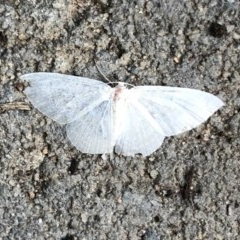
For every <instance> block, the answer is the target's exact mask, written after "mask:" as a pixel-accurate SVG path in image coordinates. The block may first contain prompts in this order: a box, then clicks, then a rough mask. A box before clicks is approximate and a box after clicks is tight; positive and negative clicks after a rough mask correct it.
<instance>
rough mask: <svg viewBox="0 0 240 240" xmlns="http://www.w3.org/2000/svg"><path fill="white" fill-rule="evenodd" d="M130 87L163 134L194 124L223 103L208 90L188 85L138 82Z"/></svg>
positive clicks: (185, 129) (199, 122) (172, 133)
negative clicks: (172, 85) (153, 84)
mask: <svg viewBox="0 0 240 240" xmlns="http://www.w3.org/2000/svg"><path fill="white" fill-rule="evenodd" d="M130 91H132V92H133V93H134V94H135V95H137V96H138V102H139V104H140V105H141V106H142V108H144V109H145V110H146V111H147V113H146V114H148V116H149V118H151V120H152V121H154V122H155V124H157V125H158V129H160V132H161V134H162V135H163V136H172V135H176V134H180V133H183V132H185V131H188V130H190V129H192V128H195V127H197V126H198V125H200V124H201V123H203V122H204V121H206V120H207V119H208V118H209V117H210V116H211V115H212V114H213V113H214V112H215V111H217V110H218V109H219V108H220V107H222V106H223V105H224V103H223V102H222V101H221V100H220V99H219V98H218V97H216V96H214V95H212V94H210V93H207V92H203V91H199V90H195V89H189V88H178V87H162V86H156V87H155V86H139V87H135V88H132V89H131V90H130Z"/></svg>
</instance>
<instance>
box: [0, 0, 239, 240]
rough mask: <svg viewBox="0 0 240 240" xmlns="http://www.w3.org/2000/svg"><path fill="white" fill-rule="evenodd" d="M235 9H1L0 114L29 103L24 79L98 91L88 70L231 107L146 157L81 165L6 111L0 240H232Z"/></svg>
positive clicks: (48, 132) (129, 5)
mask: <svg viewBox="0 0 240 240" xmlns="http://www.w3.org/2000/svg"><path fill="white" fill-rule="evenodd" d="M239 9H240V8H239V2H238V1H237V0H235V1H234V0H231V1H230V0H228V1H227V0H219V1H217V0H211V1H208V0H202V1H198V0H194V1H192V0H179V1H178V0H168V1H167V0H162V1H158V0H152V1H145V0H139V1H131V0H129V1H127V0H120V1H117V0H112V1H110V0H109V1H108V0H69V1H65V0H49V1H44V0H32V1H30V0H25V1H21V0H9V1H7V0H0V55H1V58H0V104H6V103H13V102H23V103H24V102H25V103H28V100H27V98H26V96H25V95H24V94H23V92H22V90H23V85H22V84H21V83H19V76H20V75H22V74H24V73H29V72H37V71H48V72H59V73H69V74H73V75H79V76H84V77H91V78H94V79H99V80H103V77H102V76H101V75H100V74H99V72H98V71H97V69H96V67H95V63H94V60H96V62H97V63H98V65H99V67H100V68H101V69H102V71H103V72H104V73H105V74H106V75H107V76H108V78H110V79H112V80H113V81H118V80H120V81H126V82H129V83H132V84H135V85H143V84H147V85H157V84H158V85H169V86H181V87H192V88H196V89H200V90H204V91H208V92H210V93H213V94H215V95H217V96H219V97H220V98H221V99H222V100H223V101H224V102H225V103H226V106H225V107H223V108H222V109H220V110H219V111H218V112H217V113H216V114H214V115H213V116H212V117H211V118H210V119H209V120H208V121H207V122H205V123H204V124H202V125H201V126H200V127H198V128H197V129H194V130H192V131H189V132H187V133H185V134H181V135H179V136H176V137H171V138H167V139H166V140H165V142H164V144H163V146H162V147H161V148H159V150H158V151H157V152H155V153H153V154H152V155H151V156H149V157H146V158H141V156H136V157H134V158H130V157H128V158H126V157H119V156H116V155H112V156H101V155H95V156H93V155H86V154H81V153H80V152H78V151H77V150H76V149H75V148H74V147H73V146H72V145H71V143H70V142H69V141H68V140H67V139H66V136H65V130H64V127H63V126H60V125H58V124H57V123H55V122H53V121H52V120H50V119H48V118H46V117H44V116H43V115H42V114H40V113H39V112H38V111H37V110H36V109H34V108H31V109H30V110H23V109H18V107H16V108H13V109H7V110H6V109H5V110H4V111H3V109H2V110H1V112H0V239H3V240H5V239H64V240H69V239H70V240H71V239H133V240H135V239H144V240H145V239H151V240H157V239H161V240H162V239H239V234H240V227H239V223H240V206H239V203H240V200H239V199H240V194H239V191H240V181H239V167H240V164H239V161H240V150H239V149H240V137H239V133H240V132H239V124H240V115H239V110H240V98H239V97H240V77H239V69H240V66H239V62H240V54H239V50H240V45H239V43H240V29H239V26H240V13H239ZM192 167H194V169H193V168H192ZM191 170H192V172H191Z"/></svg>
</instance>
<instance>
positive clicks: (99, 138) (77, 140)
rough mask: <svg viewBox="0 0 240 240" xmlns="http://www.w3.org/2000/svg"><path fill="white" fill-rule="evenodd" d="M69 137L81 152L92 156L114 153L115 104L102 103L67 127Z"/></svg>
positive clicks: (110, 102)
mask: <svg viewBox="0 0 240 240" xmlns="http://www.w3.org/2000/svg"><path fill="white" fill-rule="evenodd" d="M67 136H68V138H69V140H70V141H71V143H72V144H73V145H74V146H75V147H76V148H77V149H78V150H80V151H81V152H83V153H90V154H102V153H110V152H112V151H113V146H114V137H113V103H112V100H111V99H110V100H105V101H102V102H101V103H100V104H99V105H98V106H96V107H95V108H94V109H92V110H91V111H89V112H87V113H86V114H84V115H82V116H81V117H80V118H78V119H77V120H75V121H73V122H71V123H69V124H68V125H67Z"/></svg>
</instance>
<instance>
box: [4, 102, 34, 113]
mask: <svg viewBox="0 0 240 240" xmlns="http://www.w3.org/2000/svg"><path fill="white" fill-rule="evenodd" d="M30 109H31V108H30V106H29V104H27V103H25V102H12V103H3V104H0V112H5V111H10V110H23V111H29V110H30Z"/></svg>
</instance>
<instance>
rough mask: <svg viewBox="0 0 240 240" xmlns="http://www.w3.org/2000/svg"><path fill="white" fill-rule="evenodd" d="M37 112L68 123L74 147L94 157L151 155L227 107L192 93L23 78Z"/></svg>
mask: <svg viewBox="0 0 240 240" xmlns="http://www.w3.org/2000/svg"><path fill="white" fill-rule="evenodd" d="M21 79H22V80H25V81H27V82H28V83H29V86H28V87H27V88H26V89H25V91H24V92H25V94H26V95H27V97H28V98H29V100H30V101H31V103H32V104H33V106H34V107H36V108H37V109H38V110H39V111H40V112H42V113H43V114H45V115H46V116H48V117H49V118H51V119H53V120H54V121H56V122H58V123H59V124H66V125H67V126H66V132H67V136H68V138H69V140H70V141H71V143H72V144H73V145H74V146H75V147H76V148H77V149H78V150H80V151H81V152H83V153H90V154H104V153H111V152H113V151H114V150H115V152H116V153H118V154H122V155H125V156H134V155H135V154H137V153H140V154H142V155H143V156H147V155H150V154H151V153H153V152H154V151H156V150H157V149H158V148H159V147H160V146H161V144H162V142H163V140H164V138H165V137H168V136H173V135H177V134H180V133H183V132H185V131H188V130H190V129H192V128H195V127H197V126H198V125H200V124H201V123H203V122H204V121H206V120H207V119H208V118H209V117H210V116H211V115H212V114H213V113H214V112H215V111H217V110H218V109H219V108H220V107H222V106H223V105H224V104H223V102H222V101H221V100H220V99H219V98H218V97H216V96H214V95H212V94H210V93H207V92H203V91H199V90H195V89H189V88H179V87H165V86H134V87H131V88H129V85H128V84H127V83H124V82H118V83H117V84H116V86H115V87H111V86H110V85H109V84H106V83H104V82H101V81H98V80H94V79H89V78H83V77H76V76H71V75H65V74H58V73H48V72H38V73H29V74H25V75H22V76H21Z"/></svg>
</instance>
